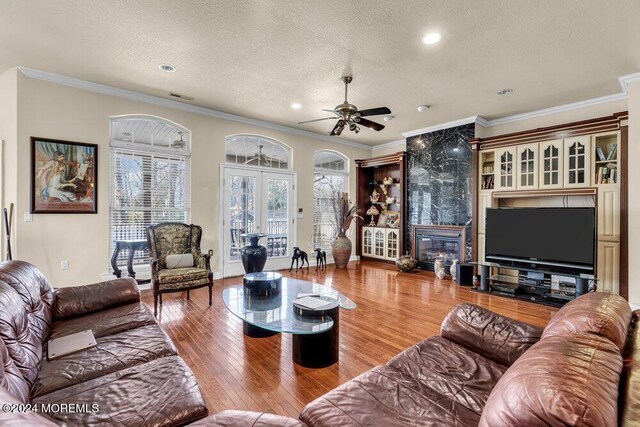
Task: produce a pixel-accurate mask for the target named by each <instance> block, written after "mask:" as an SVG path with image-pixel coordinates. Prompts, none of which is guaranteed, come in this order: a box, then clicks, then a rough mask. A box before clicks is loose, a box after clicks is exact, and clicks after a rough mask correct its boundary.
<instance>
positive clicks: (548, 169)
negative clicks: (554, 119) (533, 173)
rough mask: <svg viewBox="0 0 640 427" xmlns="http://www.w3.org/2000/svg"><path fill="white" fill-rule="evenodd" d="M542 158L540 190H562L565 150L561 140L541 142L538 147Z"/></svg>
mask: <svg viewBox="0 0 640 427" xmlns="http://www.w3.org/2000/svg"><path fill="white" fill-rule="evenodd" d="M538 153H539V156H540V162H539V165H540V167H539V174H540V177H539V180H538V188H540V189H552V188H562V185H563V179H564V176H563V166H564V163H563V158H564V149H563V144H562V140H561V139H556V140H553V141H545V142H541V143H540V145H539V147H538Z"/></svg>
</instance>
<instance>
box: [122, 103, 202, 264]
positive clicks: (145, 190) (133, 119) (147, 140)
mask: <svg viewBox="0 0 640 427" xmlns="http://www.w3.org/2000/svg"><path fill="white" fill-rule="evenodd" d="M190 143H191V132H190V131H189V130H188V129H186V128H184V127H182V126H180V125H178V124H176V123H173V122H171V121H169V120H165V119H162V118H160V117H155V116H145V115H135V116H134V115H132V116H118V117H112V118H111V139H110V143H109V146H110V157H111V159H110V160H111V170H110V172H111V173H110V178H111V196H110V204H109V219H110V227H109V234H110V236H109V237H110V238H109V241H110V245H111V248H110V249H111V251H112V252H113V248H114V241H116V240H146V238H147V237H146V234H145V230H146V228H147V227H148V226H149V225H152V224H157V223H160V222H169V221H175V222H185V223H189V222H190V210H191V201H190V197H189V196H190V194H189V193H190V188H189V181H190V180H189V168H190V152H189V150H190ZM126 255H127V254H126V253H121V255H120V257H119V259H118V260H117V265H118V266H124V265H126V258H125V256H126ZM134 261H135V263H137V264H142V263H147V262H148V252H147V251H138V252H136V254H135V258H134Z"/></svg>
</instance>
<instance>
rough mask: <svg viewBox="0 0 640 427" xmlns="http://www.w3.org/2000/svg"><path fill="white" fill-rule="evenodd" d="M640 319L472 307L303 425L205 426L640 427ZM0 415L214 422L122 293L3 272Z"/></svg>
mask: <svg viewBox="0 0 640 427" xmlns="http://www.w3.org/2000/svg"><path fill="white" fill-rule="evenodd" d="M638 314H639V313H632V312H631V310H630V308H629V305H628V304H627V302H626V301H625V300H624V299H623V298H621V297H619V296H616V295H611V294H604V293H592V294H587V295H584V296H582V297H580V298H578V299H576V300H575V301H572V302H571V303H569V304H567V305H566V306H565V307H563V308H562V309H561V310H559V311H558V313H556V315H555V316H554V317H553V319H552V320H551V321H550V322H549V324H548V325H547V326H546V328H544V329H541V328H537V327H534V326H531V325H528V324H526V323H522V322H518V321H515V320H512V319H509V318H506V317H504V316H501V315H498V314H496V313H493V312H491V311H489V310H486V309H484V308H482V307H478V306H475V305H472V304H461V305H458V306H456V307H454V308H453V309H452V311H451V312H450V313H449V314H448V315H447V317H446V318H445V320H444V322H443V323H442V328H441V335H440V336H437V337H430V338H427V339H426V340H424V341H422V342H420V343H418V344H416V345H414V346H412V347H410V348H408V349H407V350H405V351H403V352H402V353H400V354H399V355H397V356H396V357H394V358H393V359H391V360H390V361H389V362H388V363H387V364H386V365H383V366H378V367H375V368H373V369H372V370H370V371H368V372H366V373H364V374H362V375H360V376H358V377H357V378H354V379H353V380H351V381H349V382H347V383H345V384H343V385H341V386H339V387H338V388H336V389H334V390H332V391H330V392H329V393H327V394H325V395H323V396H321V397H319V398H318V399H316V400H315V401H313V402H311V403H310V404H309V405H307V406H306V407H305V408H304V410H303V411H302V413H301V415H300V419H299V420H296V419H293V418H288V417H282V416H278V415H273V414H266V413H256V412H249V411H224V412H221V413H218V414H215V415H212V416H209V417H208V418H203V419H200V420H198V421H195V423H194V424H192V425H194V426H255V427H266V426H291V427H293V426H305V425H309V426H340V427H346V426H405V425H412V426H443V425H456V426H477V425H480V426H483V427H484V426H543V425H544V426H546V425H584V426H615V425H623V426H632V425H638V423H639V422H640V386H639V384H640V328H638ZM87 328H91V329H93V330H94V334H95V335H96V337H97V341H98V343H99V345H98V347H97V348H94V349H90V350H86V351H84V352H81V353H75V354H73V355H69V356H66V357H64V358H61V359H57V360H55V361H47V360H46V358H43V357H42V354H43V350H45V347H46V340H47V337H48V336H49V334H51V336H53V337H55V336H62V335H66V334H68V333H72V332H77V331H81V330H84V329H87ZM0 338H2V339H1V340H0V361H2V363H3V365H4V370H3V371H0V403H1V404H6V403H10V404H14V405H19V404H25V403H31V404H35V403H49V404H54V403H57V404H64V403H68V404H84V403H86V404H89V403H97V404H98V405H99V407H100V411H99V412H96V413H92V412H86V411H85V412H82V413H78V412H75V413H74V412H69V411H67V413H63V414H61V413H56V414H48V415H49V417H44V416H42V415H41V414H33V413H20V412H17V413H3V412H0V424H3V422H5V421H8V422H13V423H14V424H15V425H59V424H61V423H67V424H70V425H87V424H97V425H99V424H105V425H181V424H186V423H189V422H191V421H193V420H196V419H198V418H201V417H204V416H205V415H206V414H207V410H206V406H205V404H204V400H203V398H202V395H201V393H200V390H199V387H198V385H197V383H196V382H195V379H194V377H193V375H192V373H191V371H190V370H189V368H188V367H186V366H185V364H184V362H183V361H182V360H181V359H180V358H179V357H178V356H177V355H176V351H175V348H174V346H173V344H172V343H171V341H170V340H169V339H168V338H167V336H166V335H165V334H164V333H163V332H162V330H161V329H160V328H159V327H158V326H157V324H156V323H155V320H154V318H153V316H152V315H151V313H150V312H149V310H148V309H146V307H145V306H144V305H142V304H141V303H140V297H139V293H138V291H137V287H136V286H135V282H133V281H130V280H127V279H122V280H114V281H111V282H106V283H101V284H97V285H92V286H85V287H77V288H63V289H59V290H56V291H55V292H54V291H52V290H51V288H50V287H49V285H48V283H47V282H46V279H45V278H44V277H43V276H42V275H41V274H40V273H39V272H38V271H37V270H36V269H35V268H34V267H32V266H30V265H29V264H26V263H20V262H12V263H5V264H2V265H0Z"/></svg>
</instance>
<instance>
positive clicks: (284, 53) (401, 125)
mask: <svg viewBox="0 0 640 427" xmlns="http://www.w3.org/2000/svg"><path fill="white" fill-rule="evenodd" d="M638 16H640V1H638V0H615V1H614V0H610V1H604V0H601V1H593V0H563V1H557V0H536V1H525V0H504V1H502V0H492V1H485V2H478V1H468V0H455V1H454V0H447V1H444V0H442V1H424V0H421V1H408V0H405V1H398V0H387V1H383V0H370V1H362V0H352V1H334V0H323V1H315V2H311V1H299V0H298V1H297V0H272V1H266V0H263V1H260V0H254V1H240V0H218V1H215V2H213V1H205V0H200V1H196V0H192V1H186V0H183V1H178V0H174V1H162V2H159V1H156V0H137V1H125V0H119V1H116V0H111V1H103V0H75V1H74V0H56V1H48V0H40V1H32V0H0V72H4V71H5V70H6V69H8V68H10V67H14V66H17V65H22V66H26V67H30V68H35V69H40V70H44V71H49V72H53V73H58V74H63V75H67V76H71V77H76V78H80V79H84V80H89V81H93V82H98V83H103V84H107V85H112V86H116V87H120V88H124V89H131V90H135V91H140V92H143V93H147V94H151V95H157V96H161V97H166V98H168V97H169V96H168V93H169V92H177V93H181V94H184V95H188V96H192V97H194V98H195V100H194V101H192V103H193V104H195V105H200V106H204V107H209V108H213V109H216V110H220V111H225V112H228V113H233V114H239V115H242V116H247V117H252V118H257V119H261V120H267V121H270V122H273V123H278V124H283V125H288V126H293V127H298V128H300V129H305V130H309V131H313V132H317V133H325V134H326V133H328V132H329V131H330V130H331V128H332V123H333V122H332V121H326V122H319V123H313V124H308V125H297V122H299V121H302V120H309V119H313V118H319V117H326V116H325V113H323V112H322V111H321V109H322V108H333V107H334V106H335V105H337V104H338V103H340V102H341V101H342V96H343V87H342V83H341V82H340V80H339V78H340V76H341V75H342V74H343V73H353V76H354V80H353V83H352V84H351V86H350V96H349V101H350V102H352V103H354V104H355V105H357V106H358V107H359V108H361V109H364V108H371V107H378V106H383V105H384V106H388V107H389V108H390V109H391V110H392V112H393V115H395V116H396V118H395V119H394V120H393V121H391V122H389V123H387V128H386V129H385V130H383V131H382V132H373V131H370V130H368V129H363V130H362V131H361V132H360V133H359V134H358V135H355V134H353V133H351V132H347V131H345V132H344V133H343V134H342V138H346V139H350V140H353V141H357V142H361V143H366V144H372V145H375V144H380V143H383V142H388V141H393V140H397V139H401V138H402V136H401V133H402V132H407V131H411V130H414V129H419V128H423V127H426V126H431V125H435V124H439V123H443V122H447V121H451V120H455V119H459V118H463V117H468V116H473V115H481V116H483V117H484V118H487V119H493V118H498V117H504V116H508V115H512V114H517V113H523V112H527V111H532V110H536V109H541V108H547V107H552V106H557V105H561V104H566V103H570V102H575V101H581V100H584V99H589V98H594V97H599V96H604V95H609V94H613V93H618V92H620V87H619V85H618V82H617V77H618V76H620V75H624V74H629V73H633V72H636V71H638V70H640V49H639V48H638V46H640V25H638V24H637V19H638ZM434 30H435V31H439V32H441V33H442V36H443V37H442V41H441V42H440V43H439V44H437V45H433V46H425V45H423V44H422V43H421V41H420V40H421V37H422V36H423V35H424V34H425V33H426V32H428V31H434ZM160 63H169V64H172V65H174V66H175V67H176V68H177V71H176V72H175V73H172V74H168V73H164V72H162V71H160V70H159V69H158V64H160ZM507 87H508V88H513V90H514V92H513V93H512V94H510V95H507V96H498V95H496V92H497V91H499V90H500V89H503V88H507ZM292 102H299V103H301V104H302V105H303V108H302V109H301V110H292V109H291V108H290V104H291V103H292ZM419 104H430V105H432V108H431V109H429V110H428V111H426V112H424V113H419V112H418V111H417V110H416V107H417V105H419ZM374 119H379V120H378V121H381V120H382V117H374Z"/></svg>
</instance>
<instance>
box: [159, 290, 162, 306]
mask: <svg viewBox="0 0 640 427" xmlns="http://www.w3.org/2000/svg"><path fill="white" fill-rule="evenodd" d="M159 295H160V305H162V293H160V294H159Z"/></svg>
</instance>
